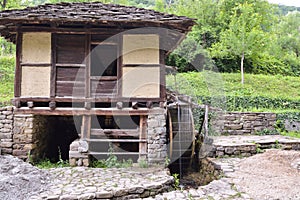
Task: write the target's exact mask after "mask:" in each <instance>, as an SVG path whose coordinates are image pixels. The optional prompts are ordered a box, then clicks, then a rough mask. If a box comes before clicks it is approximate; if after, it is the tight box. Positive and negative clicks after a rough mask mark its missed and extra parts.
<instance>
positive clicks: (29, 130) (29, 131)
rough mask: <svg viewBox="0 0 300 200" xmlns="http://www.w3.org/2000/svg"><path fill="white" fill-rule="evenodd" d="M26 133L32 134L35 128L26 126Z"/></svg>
mask: <svg viewBox="0 0 300 200" xmlns="http://www.w3.org/2000/svg"><path fill="white" fill-rule="evenodd" d="M24 133H25V134H32V133H33V130H32V129H31V128H25V130H24Z"/></svg>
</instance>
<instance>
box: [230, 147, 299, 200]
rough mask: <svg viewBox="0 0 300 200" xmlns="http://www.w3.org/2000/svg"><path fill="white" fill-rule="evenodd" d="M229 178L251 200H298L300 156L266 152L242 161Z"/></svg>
mask: <svg viewBox="0 0 300 200" xmlns="http://www.w3.org/2000/svg"><path fill="white" fill-rule="evenodd" d="M297 168H298V169H297ZM232 178H233V182H234V184H235V185H236V187H237V189H238V191H242V192H245V193H246V194H249V195H250V196H251V197H252V198H253V199H257V200H263V199H266V200H275V199H278V200H286V199H291V200H300V152H297V151H282V150H277V149H272V150H267V151H266V152H265V153H263V154H257V155H255V156H252V157H249V158H247V159H244V160H243V161H241V162H240V163H239V164H238V165H237V169H236V171H235V172H234V173H232Z"/></svg>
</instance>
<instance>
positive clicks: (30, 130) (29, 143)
mask: <svg viewBox="0 0 300 200" xmlns="http://www.w3.org/2000/svg"><path fill="white" fill-rule="evenodd" d="M47 137H48V128H47V118H46V117H44V116H33V115H21V114H20V115H19V114H17V115H15V116H14V128H13V142H14V145H13V155H14V156H17V157H19V158H21V159H33V160H35V159H37V158H42V157H43V156H44V154H45V151H46V149H47ZM29 155H30V157H29Z"/></svg>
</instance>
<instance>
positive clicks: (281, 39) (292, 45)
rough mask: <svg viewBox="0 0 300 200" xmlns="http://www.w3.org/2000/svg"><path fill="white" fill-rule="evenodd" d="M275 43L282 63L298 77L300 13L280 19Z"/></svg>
mask: <svg viewBox="0 0 300 200" xmlns="http://www.w3.org/2000/svg"><path fill="white" fill-rule="evenodd" d="M276 31H277V32H276V35H277V38H276V39H277V42H278V45H279V47H280V48H281V51H280V55H278V57H280V58H281V59H282V61H283V62H284V63H285V64H286V65H289V66H291V71H292V73H293V75H296V76H299V75H300V12H297V11H294V12H290V13H288V14H287V15H286V16H283V17H282V18H281V21H280V23H279V24H278V26H276Z"/></svg>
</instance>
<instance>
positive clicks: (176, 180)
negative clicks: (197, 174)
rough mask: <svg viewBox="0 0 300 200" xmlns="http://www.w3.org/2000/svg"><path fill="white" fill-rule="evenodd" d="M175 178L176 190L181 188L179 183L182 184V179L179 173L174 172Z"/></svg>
mask: <svg viewBox="0 0 300 200" xmlns="http://www.w3.org/2000/svg"><path fill="white" fill-rule="evenodd" d="M172 176H173V178H174V188H175V190H178V189H180V187H179V184H180V179H179V174H176V173H175V174H172Z"/></svg>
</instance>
